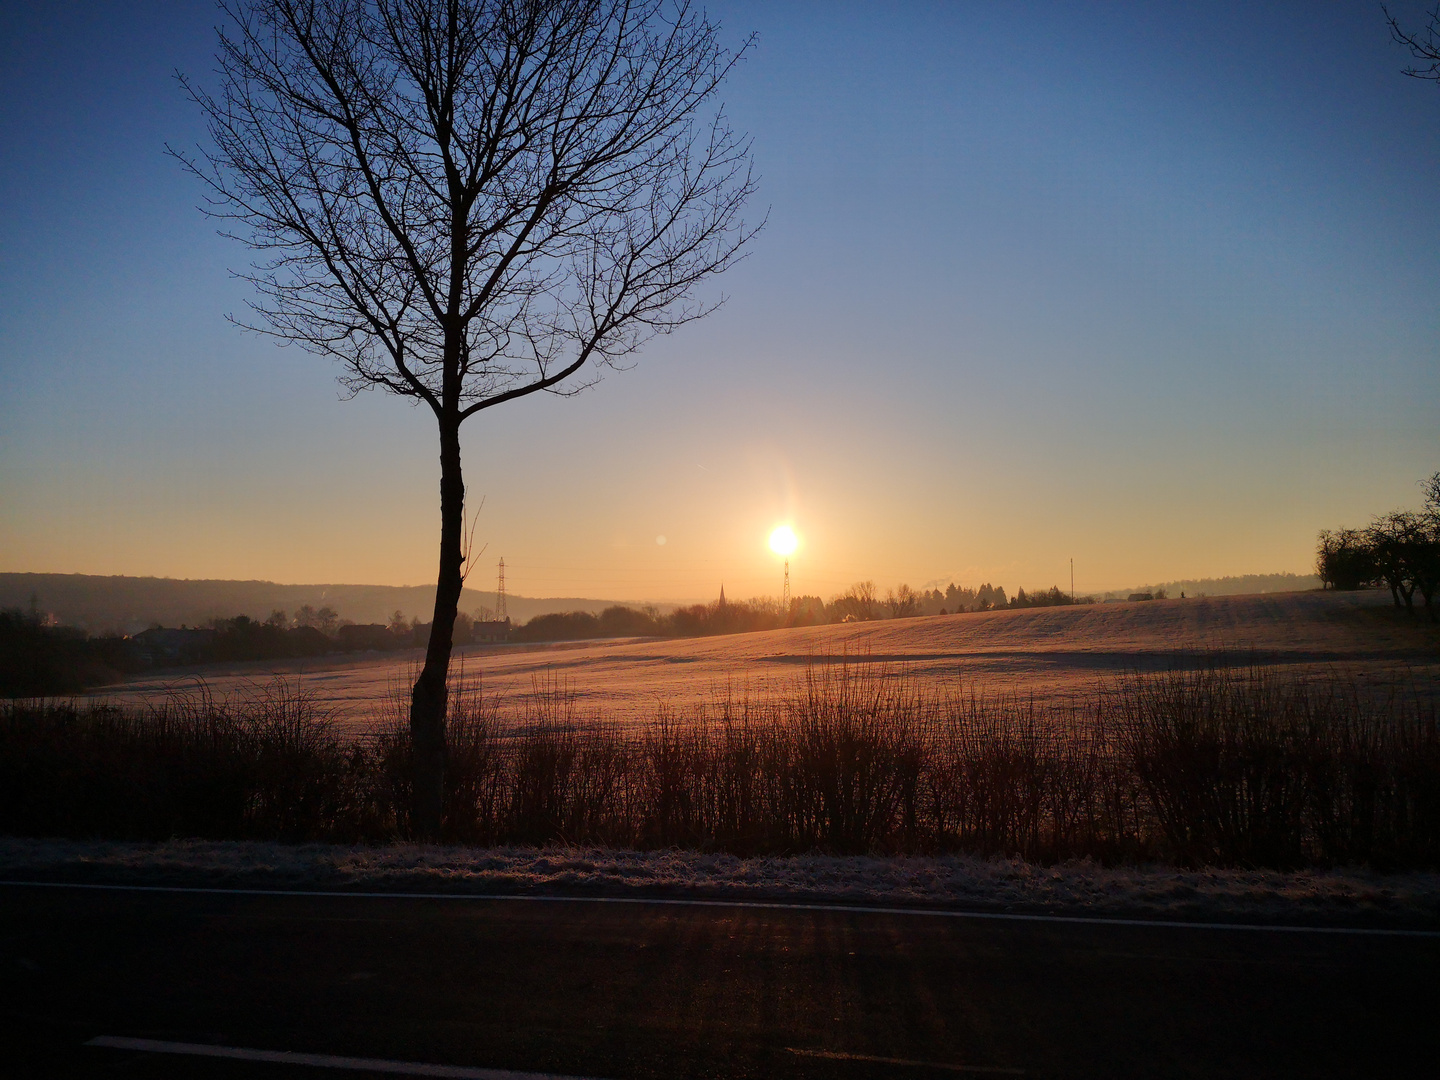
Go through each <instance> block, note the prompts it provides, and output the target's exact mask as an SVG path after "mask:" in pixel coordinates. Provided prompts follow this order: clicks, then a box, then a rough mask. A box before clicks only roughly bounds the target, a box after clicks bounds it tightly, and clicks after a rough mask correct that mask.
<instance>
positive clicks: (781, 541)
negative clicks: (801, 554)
mask: <svg viewBox="0 0 1440 1080" xmlns="http://www.w3.org/2000/svg"><path fill="white" fill-rule="evenodd" d="M799 544H800V541H799V540H797V539H796V538H795V530H794V529H792V528H790V526H789V525H781V526H780V527H779V528H778V529H776V530H775V531H774V532H772V533H771V534H770V550H771V551H773V552H775V554H776V555H784V556H786V557H789V556H790V555H792V554H794V552H795V549H796V547H798V546H799Z"/></svg>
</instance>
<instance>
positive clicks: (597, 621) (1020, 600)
mask: <svg viewBox="0 0 1440 1080" xmlns="http://www.w3.org/2000/svg"><path fill="white" fill-rule="evenodd" d="M1093 603H1095V598H1094V597H1093V596H1081V597H1075V598H1072V597H1071V596H1070V594H1069V593H1066V592H1062V591H1061V590H1060V589H1059V587H1058V586H1051V588H1050V589H1048V590H1045V591H1041V592H1034V593H1027V592H1026V591H1025V590H1024V589H1020V590H1019V591H1018V592H1017V593H1016V594H1015V595H1014V596H1013V597H1007V596H1006V595H1005V590H1004V589H1003V588H1001V587H998V586H992V585H990V584H989V583H988V582H987V583H986V584H984V585H981V586H980V587H979V588H978V589H969V588H964V587H961V586H959V585H956V584H954V583H953V582H952V583H951V584H950V585H949V586H947V587H946V589H945V591H944V592H941V591H940V590H939V589H938V588H936V589H929V590H925V589H920V590H916V589H912V588H911V587H910V586H908V585H901V586H899V587H898V588H895V589H890V590H887V591H886V593H885V595H884V596H883V597H882V596H881V595H880V594H879V592H878V590H877V589H876V588H875V583H874V582H873V581H860V582H856V583H855V584H854V585H852V586H851V587H850V588H849V589H848V590H846V591H845V592H843V593H841V594H840V595H838V596H835V597H832V598H831V599H830V602H829V603H826V602H825V601H824V600H822V599H821V598H820V597H818V596H796V597H792V598H791V601H790V608H789V610H788V611H787V610H784V608H783V606H782V605H781V604H780V603H779V602H778V601H776V600H772V599H770V598H768V597H757V598H754V599H750V600H742V601H733V600H726V599H725V598H724V597H723V596H722V597H721V598H720V599H719V600H716V601H714V602H713V603H710V604H692V605H690V606H689V607H682V608H676V609H675V610H674V611H672V612H670V613H669V614H661V613H660V612H658V611H657V610H656V609H655V608H653V607H645V608H632V607H626V606H624V605H622V604H616V605H612V606H611V607H608V608H606V609H605V610H604V611H602V612H601V613H600V614H599V615H595V614H592V613H591V612H588V611H568V612H563V613H556V614H551V615H537V616H536V617H535V618H533V619H531V620H530V621H529V622H528V623H526V624H525V625H524V626H521V627H520V628H519V629H518V630H516V631H515V635H514V637H515V640H517V641H575V640H584V639H588V638H613V637H707V636H710V635H715V634H743V633H750V632H753V631H757V630H778V629H781V628H782V627H787V626H822V625H825V624H827V623H849V622H870V621H873V620H878V619H908V618H916V617H919V616H925V615H954V614H958V613H960V612H966V611H993V610H996V609H999V608H1031V607H1060V606H1068V605H1070V604H1093Z"/></svg>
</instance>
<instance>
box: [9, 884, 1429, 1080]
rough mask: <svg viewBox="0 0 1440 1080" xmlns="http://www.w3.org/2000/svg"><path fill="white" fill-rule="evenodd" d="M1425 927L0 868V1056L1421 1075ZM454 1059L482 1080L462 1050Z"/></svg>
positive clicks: (638, 1072) (72, 1067) (587, 1072)
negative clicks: (639, 898)
mask: <svg viewBox="0 0 1440 1080" xmlns="http://www.w3.org/2000/svg"><path fill="white" fill-rule="evenodd" d="M1437 976H1440V937H1435V936H1431V937H1403V936H1374V935H1345V934H1319V933H1310V932H1305V933H1282V932H1274V931H1253V930H1251V931H1246V930H1233V929H1226V930H1215V929H1196V928H1161V927H1153V926H1140V927H1135V926H1096V925H1076V924H1072V923H1062V922H1056V923H1046V922H996V921H979V920H964V919H951V918H939V917H934V916H927V915H907V914H876V913H861V912H851V911H806V910H777V909H774V908H746V907H738V906H737V907H677V906H666V905H633V904H625V905H616V904H604V903H593V902H588V901H582V902H571V903H550V902H544V901H535V900H524V899H516V900H466V899H453V900H451V899H442V900H437V899H415V898H401V899H397V898H367V897H342V898H336V897H326V896H307V895H272V896H255V895H238V894H205V893H194V892H172V893H155V892H128V891H96V890H82V889H71V888H39V887H28V886H15V885H5V886H0V1028H3V1030H0V1053H3V1054H4V1055H5V1056H6V1059H7V1060H6V1061H4V1062H3V1063H0V1073H3V1074H4V1075H6V1076H12V1077H23V1076H46V1077H50V1076H59V1075H91V1076H114V1077H181V1076H184V1077H273V1078H274V1080H290V1078H292V1077H300V1076H306V1077H311V1076H314V1077H320V1076H324V1077H338V1076H345V1075H351V1076H360V1075H363V1073H361V1072H356V1071H346V1070H337V1069H331V1068H318V1067H313V1066H298V1065H287V1064H276V1063H270V1062H263V1061H262V1062H257V1061H244V1060H226V1059H215V1058H207V1057H196V1056H193V1055H191V1054H175V1053H157V1052H153V1051H141V1050H133V1049H120V1048H116V1047H114V1046H94V1045H90V1046H87V1045H85V1044H86V1043H87V1042H90V1041H91V1040H93V1039H95V1038H96V1037H108V1038H111V1039H146V1040H154V1041H156V1042H159V1043H178V1044H191V1045H200V1046H206V1047H231V1048H243V1049H250V1050H260V1051H287V1052H295V1053H305V1054H312V1055H335V1056H340V1057H347V1058H365V1059H376V1060H382V1061H391V1062H402V1063H428V1064H443V1065H451V1066H465V1067H469V1068H473V1069H509V1070H518V1071H524V1072H548V1073H558V1074H565V1075H570V1076H580V1077H601V1078H614V1080H621V1078H640V1077H680V1076H696V1077H716V1078H719V1077H762V1076H793V1077H816V1078H819V1077H826V1078H846V1080H849V1078H861V1077H878V1076H900V1077H915V1078H917V1080H920V1078H933V1077H939V1076H958V1075H977V1076H986V1075H989V1076H1017V1075H1024V1076H1032V1077H1082V1076H1094V1077H1101V1076H1104V1077H1114V1076H1194V1077H1217V1076H1243V1077H1250V1076H1256V1077H1259V1076H1276V1077H1279V1076H1307V1077H1319V1076H1337V1077H1338V1076H1344V1077H1354V1076H1410V1075H1413V1076H1421V1075H1434V1073H1433V1069H1434V1068H1435V1063H1436V1061H1437V1060H1440V1022H1437V1020H1436V1012H1435V1008H1434V1002H1435V987H1436V984H1437ZM475 1075H481V1074H479V1073H477V1074H475Z"/></svg>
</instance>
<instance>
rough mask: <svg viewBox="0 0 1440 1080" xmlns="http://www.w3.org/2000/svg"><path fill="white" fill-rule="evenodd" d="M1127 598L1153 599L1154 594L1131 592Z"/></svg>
mask: <svg viewBox="0 0 1440 1080" xmlns="http://www.w3.org/2000/svg"><path fill="white" fill-rule="evenodd" d="M1127 599H1130V600H1154V599H1155V594H1154V593H1150V592H1132V593H1131V594H1130V595H1129V597H1128V598H1127Z"/></svg>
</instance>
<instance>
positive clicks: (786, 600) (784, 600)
mask: <svg viewBox="0 0 1440 1080" xmlns="http://www.w3.org/2000/svg"><path fill="white" fill-rule="evenodd" d="M780 614H781V617H782V618H784V620H785V621H786V622H789V621H790V560H789V559H786V560H785V588H784V590H783V591H782V592H781V593H780Z"/></svg>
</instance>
